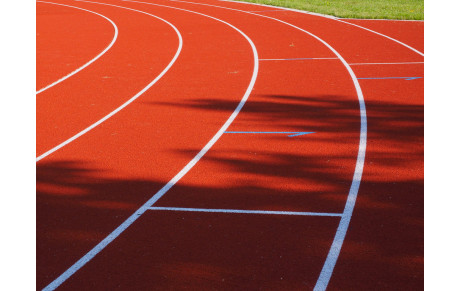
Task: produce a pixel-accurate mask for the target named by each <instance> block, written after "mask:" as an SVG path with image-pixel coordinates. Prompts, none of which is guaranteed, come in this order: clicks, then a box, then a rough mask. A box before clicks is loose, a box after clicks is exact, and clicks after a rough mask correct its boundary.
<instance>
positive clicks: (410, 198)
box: [37, 0, 423, 290]
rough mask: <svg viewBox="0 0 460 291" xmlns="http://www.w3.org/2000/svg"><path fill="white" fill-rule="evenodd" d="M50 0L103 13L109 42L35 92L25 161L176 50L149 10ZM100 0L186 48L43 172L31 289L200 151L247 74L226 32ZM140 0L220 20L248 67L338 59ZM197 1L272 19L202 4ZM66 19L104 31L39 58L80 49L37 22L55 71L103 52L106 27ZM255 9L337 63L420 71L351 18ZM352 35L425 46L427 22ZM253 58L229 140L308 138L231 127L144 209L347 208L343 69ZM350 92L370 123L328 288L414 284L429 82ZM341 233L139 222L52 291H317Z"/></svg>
mask: <svg viewBox="0 0 460 291" xmlns="http://www.w3.org/2000/svg"><path fill="white" fill-rule="evenodd" d="M146 1H149V0H146ZM53 2H56V3H62V4H67V5H73V6H78V7H81V8H84V9H88V10H91V11H95V12H97V13H100V14H102V15H105V16H107V17H109V18H110V19H112V20H113V21H114V23H116V25H117V27H118V29H119V36H118V39H117V41H116V43H115V44H114V45H113V47H112V48H111V49H110V50H109V51H108V52H107V53H106V54H105V55H103V56H102V57H101V58H100V59H98V60H97V61H96V62H95V63H93V64H91V65H90V66H89V67H87V68H85V69H84V70H82V71H80V72H79V73H77V74H76V75H74V76H72V78H69V79H68V80H65V81H64V82H62V83H60V84H58V85H56V86H55V87H53V88H50V89H49V90H47V91H45V92H43V93H42V94H40V95H39V96H37V156H38V155H40V154H41V153H43V152H45V151H47V150H49V149H50V148H52V147H54V146H56V145H57V144H59V143H61V142H62V141H64V140H66V139H68V138H70V137H71V136H73V135H74V134H76V133H78V132H79V131H81V130H82V129H84V128H86V127H87V126H89V125H91V124H92V123H94V122H95V121H97V120H99V119H100V118H102V117H103V116H105V115H106V114H108V113H109V112H111V111H112V110H114V109H115V108H116V107H118V106H120V105H121V104H122V103H123V102H125V101H126V100H128V99H129V98H131V97H132V96H133V95H135V94H136V93H137V92H139V91H140V90H141V89H142V88H143V87H145V86H146V85H147V84H148V83H149V82H151V81H152V80H153V79H154V78H155V77H156V76H157V75H158V74H159V73H160V72H161V71H162V70H163V69H164V68H165V67H166V66H167V64H168V63H169V62H170V61H171V59H172V57H173V56H174V54H175V52H176V50H177V47H178V44H179V43H178V38H177V35H176V34H175V32H174V30H173V29H172V28H171V27H170V26H168V25H167V24H165V23H164V22H162V21H160V20H159V19H156V18H153V17H150V16H148V15H145V14H141V13H138V12H135V11H129V10H126V9H121V8H117V7H111V6H104V5H98V4H91V3H84V2H77V1H62V0H59V1H53ZM103 2H104V3H111V4H115V5H121V6H124V7H129V8H133V9H138V10H142V11H145V12H148V13H151V14H153V15H156V16H158V17H161V18H163V19H165V20H167V21H169V22H171V23H172V24H173V25H174V26H176V27H177V29H178V30H179V31H180V33H181V35H182V38H183V48H182V51H181V53H180V55H179V58H178V59H177V61H176V62H175V63H174V65H173V66H172V67H171V69H170V70H169V71H168V72H167V73H166V74H165V75H164V76H163V77H162V78H161V79H160V80H159V81H158V82H157V83H156V84H155V85H154V86H153V87H152V88H150V89H149V90H148V91H147V92H145V93H144V94H143V95H141V96H140V97H139V98H138V99H137V100H136V101H135V102H133V103H132V104H130V105H129V106H127V107H126V108H124V109H123V110H121V111H120V112H119V113H117V114H116V115H114V116H113V117H112V118H110V119H108V120H107V121H105V122H104V123H102V124H101V125H99V126H98V127H96V128H94V129H93V130H91V131H90V132H88V133H87V134H85V135H83V136H81V137H80V138H78V139H76V140H75V141H73V142H72V143H70V144H68V145H66V146H65V147H63V148H61V149H59V150H58V151H56V152H54V153H53V154H51V155H50V156H47V157H46V158H44V159H43V160H41V161H39V162H38V163H37V288H40V289H41V288H44V287H45V286H47V285H48V284H49V283H50V282H52V281H53V280H54V279H56V278H57V277H58V276H59V275H60V274H62V273H63V272H64V271H65V270H66V269H67V268H69V267H70V266H71V265H72V264H73V263H75V262H76V261H77V260H78V259H80V258H81V257H82V256H83V255H85V254H86V253H87V252H88V251H89V250H91V249H92V248H93V247H94V246H95V245H96V244H97V243H98V242H99V241H101V240H102V239H104V238H105V237H106V236H107V235H108V234H109V233H110V232H112V231H113V230H114V229H115V228H116V227H117V226H118V225H120V224H121V223H122V222H123V221H124V220H125V219H126V218H127V217H129V216H130V215H131V214H132V213H133V212H134V211H135V210H136V209H137V208H139V207H140V206H141V205H142V204H143V203H144V202H145V201H147V200H148V199H149V198H150V197H151V196H152V195H153V194H155V193H156V192H157V191H158V190H159V189H160V188H162V187H163V185H164V184H166V183H167V182H168V181H169V180H170V179H171V178H172V177H174V175H176V173H178V172H179V171H180V170H181V169H182V168H183V167H184V166H185V165H186V164H187V163H188V161H190V159H192V158H193V157H194V156H195V155H196V153H197V152H198V151H200V150H201V148H202V147H203V146H204V145H205V144H206V143H207V142H208V141H209V139H210V138H211V137H212V136H213V135H214V134H215V133H216V132H217V131H218V130H219V128H220V127H221V126H222V125H223V123H224V122H225V121H226V120H227V118H228V117H229V116H230V114H231V113H232V112H233V110H234V109H235V108H236V106H237V105H238V103H239V101H240V99H241V98H242V96H243V94H244V92H245V91H246V89H247V87H248V85H249V81H250V79H251V75H252V72H253V57H252V51H251V47H250V45H249V43H248V42H247V41H246V40H245V39H244V38H243V36H242V35H241V34H239V33H238V32H237V31H235V30H234V29H232V28H230V27H229V26H227V25H225V24H223V23H221V22H218V21H216V20H213V19H210V18H206V17H204V16H201V15H197V14H193V13H190V12H186V11H180V10H174V9H171V8H166V7H160V6H152V5H145V4H140V3H132V2H123V1H118V0H113V1H103ZM151 2H152V3H158V4H163V5H169V6H175V7H180V8H184V9H189V10H193V11H197V12H200V13H204V14H207V15H210V16H213V17H216V18H219V19H222V20H224V21H226V22H228V23H231V24H232V25H234V26H235V27H237V28H238V29H240V30H241V31H243V32H244V33H245V34H246V35H247V36H248V37H249V38H251V40H252V41H253V42H254V44H255V46H256V48H257V51H258V55H259V58H260V59H289V58H335V57H336V56H335V55H334V54H333V53H332V52H331V51H330V50H329V49H328V48H327V47H325V46H324V45H323V44H321V43H320V42H319V41H318V40H316V39H314V38H313V37H311V36H309V35H307V34H305V33H303V32H301V31H299V30H296V29H294V28H292V27H289V26H287V25H285V24H282V23H279V22H276V21H273V20H270V19H266V18H262V17H259V16H255V15H250V14H246V13H242V12H239V11H233V10H227V9H222V8H217V7H210V6H203V5H195V4H187V3H182V2H172V1H165V0H161V1H155V2H153V1H151ZM200 3H206V4H212V5H218V6H223V7H231V8H234V9H241V10H246V11H262V10H278V9H276V8H267V7H261V6H254V5H247V4H241V3H232V2H222V1H214V0H212V1H211V0H209V1H201V2H200ZM49 6H51V5H46V6H45V4H43V5H38V4H37V23H51V22H53V21H56V20H54V19H50V18H48V14H46V13H45V11H48V10H47V9H51V8H50V7H49ZM64 8H65V7H63V8H61V7H58V6H56V7H53V9H55V10H53V11H54V12H53V15H54V13H55V14H58V15H57V16H53V18H57V19H59V20H64V19H65V21H67V22H69V23H70V24H67V25H68V27H75V30H76V32H75V33H78V32H79V31H83V30H84V28H82V27H79V26H84V25H79V26H77V25H75V23H73V20H72V19H70V18H66V17H64V16H63V15H62V14H61V13H67V12H68V11H70V10H69V9H71V8H68V9H67V8H65V9H64ZM74 13H75V14H78V17H80V14H81V17H88V18H92V19H93V18H94V21H96V20H97V21H98V22H97V23H98V24H99V26H100V27H98V26H95V27H98V28H97V29H96V28H95V29H94V30H89V32H85V33H83V34H84V37H85V38H81V39H80V41H81V42H88V43H95V42H96V40H97V43H98V44H99V45H100V47H98V49H94V50H89V49H88V50H85V49H76V50H75V52H73V51H71V50H70V49H69V50H65V51H62V52H61V53H51V51H53V50H54V49H55V48H56V47H58V46H59V47H67V46H69V47H73V46H72V45H71V42H73V41H75V39H71V38H69V36H68V35H65V34H64V33H63V32H62V31H57V30H56V31H53V32H52V33H53V35H54V36H55V40H54V41H55V42H56V43H57V44H56V45H53V44H54V42H49V41H41V40H40V41H39V39H40V37H41V36H42V32H41V30H42V29H44V30H46V29H45V27H47V26H44V25H43V26H40V25H37V52H38V51H43V52H49V54H47V53H43V54H38V53H37V63H39V62H42V63H45V62H48V63H49V64H50V65H49V66H50V67H51V66H52V67H55V68H59V67H60V66H62V65H61V64H62V62H63V61H62V60H65V59H66V58H69V55H78V56H79V57H78V58H79V60H81V61H82V62H83V63H84V62H85V60H86V59H87V58H91V55H92V54H93V55H96V54H97V53H98V52H99V51H100V50H102V48H103V47H104V45H106V44H107V43H108V42H110V37H111V34H110V33H112V32H113V29H112V30H110V24H109V23H108V22H107V24H104V22H103V21H104V20H103V19H102V18H101V19H100V20H98V19H96V18H97V16H95V15H86V16H84V11H81V13H80V12H78V13H77V12H74ZM260 14H263V15H267V16H270V17H275V18H278V19H281V20H283V21H286V22H289V23H292V24H294V25H297V26H299V27H300V28H303V29H305V30H307V31H310V32H312V33H314V34H315V35H317V36H318V37H320V38H322V39H324V40H325V41H326V42H328V43H329V44H330V45H331V46H332V47H334V48H335V49H336V50H337V51H338V52H339V53H340V54H341V55H342V56H343V57H344V59H345V60H346V61H347V62H348V63H364V62H368V63H382V62H392V63H393V62H423V57H421V56H420V55H418V54H416V53H414V52H413V51H411V50H409V49H407V48H406V47H404V46H402V45H400V44H397V43H395V42H393V41H391V40H389V39H387V38H384V37H382V36H379V35H376V34H373V33H371V32H369V31H365V30H363V29H360V28H358V27H354V26H351V25H348V24H346V23H342V22H338V21H335V20H332V19H326V18H323V17H318V16H313V15H309V14H303V13H297V12H290V11H274V12H260ZM75 21H77V20H75ZM346 21H350V20H346ZM353 23H357V24H359V25H362V26H365V27H368V28H369V29H372V30H375V31H378V32H380V33H384V34H387V35H388V36H391V37H394V38H396V39H398V40H400V41H402V42H405V43H407V44H408V45H411V46H413V47H414V48H416V49H418V50H422V49H423V22H397V23H396V22H389V21H380V22H378V21H375V22H374V21H372V22H369V23H368V22H364V21H361V22H356V21H354V20H353ZM102 27H104V29H102ZM79 29H80V30H79ZM43 33H44V32H43ZM48 33H49V35H51V31H50V30H48ZM90 34H91V35H90ZM112 35H113V34H112ZM49 38H50V39H51V38H52V37H49ZM94 47H96V46H94ZM50 55H52V57H49V56H50ZM80 56H81V57H80ZM259 64H260V67H259V73H258V77H257V81H256V83H255V86H254V89H253V91H252V93H251V95H250V97H249V100H248V102H247V104H246V105H245V106H244V107H243V109H242V111H241V112H240V114H239V115H238V116H237V118H236V120H235V121H234V122H233V123H232V125H231V126H230V128H229V129H228V131H251V132H261V131H271V132H315V133H312V134H307V135H301V136H297V137H287V135H286V134H284V135H283V134H279V135H276V134H230V133H225V134H224V135H223V136H222V137H221V138H220V139H219V141H218V142H217V143H216V144H215V145H214V146H213V147H212V148H211V150H210V151H209V152H208V153H207V154H206V155H205V156H204V157H203V158H202V159H201V160H200V161H199V162H198V164H197V165H196V166H195V167H194V168H193V169H192V170H191V171H190V172H189V173H188V174H187V175H185V176H184V177H183V178H182V179H181V180H180V181H179V182H178V183H177V184H176V185H175V186H174V187H173V188H172V189H171V190H170V191H169V192H167V193H166V194H165V196H164V197H162V198H161V199H160V200H159V201H158V202H157V203H156V204H155V205H154V206H165V207H186V208H211V209H213V208H219V209H246V210H285V211H304V212H306V211H308V212H321V213H326V212H327V213H341V212H342V211H343V208H344V205H345V202H346V200H347V196H348V191H349V188H350V184H351V181H352V178H353V173H354V170H355V164H356V156H357V152H358V144H359V138H360V112H359V104H358V99H357V96H356V91H355V88H354V85H353V82H352V80H351V78H350V75H349V74H348V73H347V70H346V69H345V67H344V66H343V64H341V62H340V61H339V60H338V59H317V60H311V59H309V60H282V61H275V60H271V61H264V60H261V61H260V62H259ZM47 68H48V66H37V78H43V80H45V79H46V78H50V79H52V78H56V79H57V78H59V77H61V76H59V74H56V76H54V75H53V76H50V75H51V71H50V70H48V69H47ZM352 69H353V70H354V72H355V74H356V76H357V77H358V78H386V77H423V64H410V65H360V66H352ZM58 70H59V71H62V74H63V75H65V74H66V72H65V70H64V69H56V71H58ZM54 72H55V71H53V73H54ZM40 75H46V76H43V77H38V76H40ZM37 80H38V79H37ZM359 83H360V86H361V87H362V91H363V94H364V98H365V102H366V109H367V118H368V120H367V121H368V139H367V150H366V160H365V166H364V173H363V178H362V182H361V187H360V190H359V194H358V199H357V203H356V207H355V210H354V213H353V217H352V220H351V224H350V227H349V229H348V232H347V236H346V238H345V242H344V245H343V248H342V251H341V253H340V256H339V259H338V261H337V265H336V267H335V269H334V272H333V274H332V277H331V281H330V283H329V285H328V290H418V289H422V288H423V78H419V79H413V80H406V79H359ZM339 221H340V217H315V216H286V215H257V214H228V213H227V214H224V213H202V212H173V211H153V210H150V211H147V212H146V213H145V214H143V215H142V217H140V218H139V219H138V220H137V221H136V222H134V224H133V225H131V226H130V227H129V228H128V229H127V230H126V231H125V232H123V233H122V234H121V235H120V236H119V237H118V238H116V239H115V240H114V241H113V242H112V243H111V244H109V245H108V246H107V247H106V248H105V249H103V250H102V251H101V253H99V254H98V255H96V257H95V258H94V259H93V260H91V261H90V262H89V263H87V264H86V265H84V266H83V267H82V268H81V269H80V270H79V271H77V272H76V273H75V274H74V275H73V276H71V277H70V278H69V279H68V280H67V281H65V282H64V283H63V284H62V285H61V286H60V287H59V288H58V289H63V290H82V289H83V290H88V289H90V290H112V289H121V290H165V289H166V290H182V289H191V290H215V289H217V290H222V289H223V290H259V289H269V290H311V289H313V287H314V286H315V284H316V281H317V279H318V276H319V274H320V272H321V269H322V267H323V264H324V261H325V259H326V256H327V254H328V252H329V248H330V246H331V243H332V241H333V239H334V235H335V232H336V230H337V226H338V223H339Z"/></svg>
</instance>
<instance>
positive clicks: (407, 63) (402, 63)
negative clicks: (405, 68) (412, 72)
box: [349, 62, 425, 66]
mask: <svg viewBox="0 0 460 291" xmlns="http://www.w3.org/2000/svg"><path fill="white" fill-rule="evenodd" d="M424 63H425V62H401V63H349V65H350V66H361V65H412V64H424Z"/></svg>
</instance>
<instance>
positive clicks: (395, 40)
mask: <svg viewBox="0 0 460 291" xmlns="http://www.w3.org/2000/svg"><path fill="white" fill-rule="evenodd" d="M216 1H221V2H232V3H239V4H248V5H255V6H263V7H270V8H276V9H281V10H287V11H293V12H298V13H303V14H311V15H315V16H319V17H323V18H328V19H332V20H335V21H339V22H343V23H346V24H349V25H353V26H356V27H358V28H361V29H364V30H367V31H369V32H372V33H375V34H377V35H380V36H382V37H385V38H387V39H389V40H392V41H394V42H396V43H399V44H400V45H403V46H405V47H407V48H408V49H410V50H412V51H414V52H415V53H417V54H419V55H421V56H422V57H424V54H423V53H422V52H420V51H418V50H416V49H415V48H413V47H411V46H410V45H408V44H405V43H403V42H402V41H399V40H397V39H394V38H392V37H389V36H388V35H385V34H383V33H380V32H377V31H374V30H371V29H369V28H366V27H364V26H361V25H358V24H354V23H350V22H348V21H345V20H347V19H348V20H363V19H352V18H338V17H335V16H332V15H326V14H320V13H315V12H311V11H305V10H298V9H292V8H286V7H279V6H273V5H266V4H258V3H250V2H244V1H240V0H238V1H233V0H216ZM217 7H218V6H217ZM242 11H243V10H242ZM369 20H379V19H369ZM381 20H383V19H381ZM402 21H420V20H402ZM421 21H423V20H421Z"/></svg>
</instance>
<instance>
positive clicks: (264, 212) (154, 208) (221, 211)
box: [148, 207, 342, 217]
mask: <svg viewBox="0 0 460 291" xmlns="http://www.w3.org/2000/svg"><path fill="white" fill-rule="evenodd" d="M148 210H162V211H186V212H211V213H237V214H271V215H300V216H333V217H337V216H342V213H325V212H298V211H271V210H238V209H212V208H182V207H149V208H148Z"/></svg>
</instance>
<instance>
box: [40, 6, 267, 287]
mask: <svg viewBox="0 0 460 291" xmlns="http://www.w3.org/2000/svg"><path fill="white" fill-rule="evenodd" d="M75 1H82V0H75ZM85 2H89V1H85ZM129 2H137V3H144V4H149V5H156V6H162V7H167V8H172V9H176V10H181V11H186V12H190V13H194V14H198V15H202V16H205V17H208V18H211V19H214V20H216V21H219V22H221V23H224V24H225V25H228V26H229V27H231V28H232V29H234V30H236V31H237V32H238V33H240V34H241V35H242V36H243V37H244V38H245V39H246V40H247V41H248V43H249V45H250V46H251V49H252V53H253V57H254V69H253V73H252V76H251V81H250V82H249V85H248V87H247V89H246V92H245V93H244V95H243V97H242V98H241V101H240V103H239V104H238V106H237V107H236V109H235V110H234V111H233V113H232V114H231V116H230V117H229V118H228V119H227V121H226V122H225V123H224V125H223V126H222V127H221V128H220V129H219V131H218V132H217V133H216V134H215V135H214V136H213V137H212V139H211V140H210V141H209V142H208V143H207V144H206V145H205V146H204V147H203V149H201V151H200V152H199V153H198V154H197V155H196V156H195V157H194V158H193V159H192V160H191V161H190V162H189V163H188V164H187V165H186V166H185V167H184V168H183V169H182V170H181V171H180V172H179V173H177V174H176V176H174V177H173V178H172V179H171V180H170V181H169V182H168V183H167V184H166V185H165V186H163V188H161V189H160V190H159V191H158V192H157V193H155V194H154V195H153V196H152V197H151V198H150V199H149V200H148V201H147V202H145V203H144V205H142V206H141V207H140V208H139V209H138V210H136V211H135V212H134V213H133V214H132V215H131V216H130V217H128V219H126V220H125V221H124V222H123V223H122V224H121V225H120V226H118V227H117V228H116V229H115V230H114V231H112V233H110V234H109V235H108V236H107V237H106V238H104V239H103V240H102V241H101V242H99V243H98V244H97V245H96V246H95V247H94V248H93V249H91V250H90V251H89V252H88V253H87V254H85V255H84V256H83V257H82V258H80V259H79V260H78V261H77V262H76V263H74V264H73V265H72V266H71V267H70V268H69V269H67V270H66V271H65V272H64V273H63V274H61V275H60V276H59V277H58V278H56V279H55V280H54V281H53V282H51V283H50V284H49V285H48V286H47V287H46V288H44V289H43V290H54V289H56V288H57V287H59V285H61V284H62V283H63V282H64V281H66V280H67V279H68V278H69V277H71V276H72V275H73V274H74V273H75V272H77V271H78V270H79V269H80V268H81V267H83V266H84V265H85V264H86V263H87V262H89V261H90V260H92V259H93V258H94V257H95V256H96V255H97V254H98V253H99V252H100V251H102V250H103V249H104V248H105V247H106V246H107V245H108V244H110V243H111V242H112V241H113V240H114V239H115V238H117V237H118V236H119V235H120V234H121V233H122V232H123V231H124V230H126V229H127V228H128V227H129V226H130V225H131V224H132V223H133V222H134V221H136V220H137V219H138V218H139V217H140V216H141V215H142V214H143V213H145V212H146V211H147V210H148V208H149V207H151V206H152V205H153V204H154V203H155V202H156V201H158V199H160V198H161V197H162V196H163V195H164V194H165V193H166V192H168V190H169V189H171V187H173V186H174V185H175V184H176V183H177V182H178V181H179V180H180V179H181V178H182V177H183V176H184V175H185V174H187V172H188V171H190V169H191V168H193V166H195V164H196V163H198V161H199V160H200V159H201V158H202V157H203V156H204V155H205V154H206V152H207V151H208V150H209V149H210V148H211V147H212V146H213V145H214V144H215V143H216V142H217V140H218V139H219V138H220V137H221V136H222V135H223V134H224V132H225V131H226V130H227V128H228V127H229V126H230V124H231V123H232V122H233V120H234V119H235V118H236V116H237V115H238V113H239V112H240V111H241V109H242V108H243V106H244V104H245V103H246V101H247V99H248V98H249V95H250V94H251V91H252V89H253V87H254V84H255V82H256V79H257V74H258V71H259V57H258V54H257V49H256V47H255V45H254V43H253V42H252V40H251V39H250V38H249V37H248V36H247V35H246V34H244V32H242V31H241V30H239V29H238V28H236V27H235V26H233V25H231V24H230V23H228V22H225V21H223V20H221V19H218V18H215V17H212V16H209V15H206V14H202V13H199V12H195V11H192V10H186V9H181V8H176V7H172V6H166V5H160V4H153V3H145V2H138V1H129ZM91 3H95V2H91ZM99 4H102V3H99ZM104 5H109V4H104ZM111 6H115V5H111ZM115 7H120V8H126V7H123V6H115ZM126 9H130V8H126ZM130 10H134V9H130ZM135 11H139V10H135ZM139 12H140V11H139ZM143 13H145V12H143ZM146 14H147V13H146Z"/></svg>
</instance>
